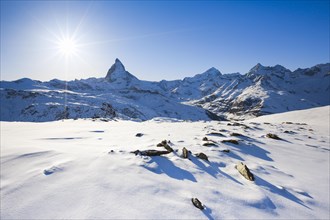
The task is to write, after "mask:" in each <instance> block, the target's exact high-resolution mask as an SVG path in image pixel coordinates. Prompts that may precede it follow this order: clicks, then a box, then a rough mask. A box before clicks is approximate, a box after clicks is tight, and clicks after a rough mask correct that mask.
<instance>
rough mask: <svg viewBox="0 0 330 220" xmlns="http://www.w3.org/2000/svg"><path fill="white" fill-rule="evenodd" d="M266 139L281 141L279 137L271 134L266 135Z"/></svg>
mask: <svg viewBox="0 0 330 220" xmlns="http://www.w3.org/2000/svg"><path fill="white" fill-rule="evenodd" d="M266 137H268V138H272V139H275V140H281V138H280V137H279V136H277V135H276V134H271V133H268V134H267V135H266Z"/></svg>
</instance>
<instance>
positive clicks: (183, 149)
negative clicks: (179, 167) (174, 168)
mask: <svg viewBox="0 0 330 220" xmlns="http://www.w3.org/2000/svg"><path fill="white" fill-rule="evenodd" d="M182 157H183V158H188V157H189V151H188V150H187V148H185V147H184V148H182Z"/></svg>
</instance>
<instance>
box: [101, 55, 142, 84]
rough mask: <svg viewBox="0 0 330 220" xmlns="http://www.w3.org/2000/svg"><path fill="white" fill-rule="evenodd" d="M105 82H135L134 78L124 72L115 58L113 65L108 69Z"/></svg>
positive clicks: (121, 65) (120, 63)
mask: <svg viewBox="0 0 330 220" xmlns="http://www.w3.org/2000/svg"><path fill="white" fill-rule="evenodd" d="M105 80H106V81H108V82H115V81H117V82H119V83H120V82H126V83H129V82H131V81H133V80H137V78H136V77H135V76H133V75H132V74H130V73H129V72H127V71H126V69H125V66H124V65H123V64H122V62H121V61H120V60H119V59H118V58H116V60H115V63H114V64H112V66H111V67H110V69H109V71H108V73H107V75H106V77H105Z"/></svg>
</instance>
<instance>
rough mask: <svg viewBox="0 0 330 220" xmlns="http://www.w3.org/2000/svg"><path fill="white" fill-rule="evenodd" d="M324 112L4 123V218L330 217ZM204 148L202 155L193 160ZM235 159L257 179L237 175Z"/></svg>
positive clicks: (2, 125)
mask: <svg viewBox="0 0 330 220" xmlns="http://www.w3.org/2000/svg"><path fill="white" fill-rule="evenodd" d="M24 86H25V87H28V86H29V81H25V82H24ZM329 108H330V106H325V107H320V108H315V109H309V110H304V111H294V112H288V113H283V114H274V115H269V116H263V117H259V118H255V119H251V120H246V121H242V122H240V123H239V124H237V123H236V124H235V123H234V122H224V121H222V122H218V121H199V122H187V121H181V120H178V119H170V118H154V119H153V120H149V121H144V122H133V121H122V120H117V121H109V122H104V121H101V120H100V119H94V120H92V119H78V120H63V121H54V122H45V123H31V122H1V219H329V218H330V216H329V205H330V202H329V150H330V149H329V144H330V143H329ZM228 123H229V124H228ZM212 132H213V134H216V133H221V134H223V136H221V135H207V134H211V133H212ZM232 132H235V133H239V134H241V135H240V136H238V135H237V134H236V135H235V136H230V134H231V133H232ZM138 133H141V134H143V135H142V136H141V135H139V136H138V137H137V136H136V134H138ZM268 133H273V134H277V135H278V136H279V137H280V138H281V140H274V139H270V138H267V137H266V134H268ZM204 137H207V139H208V140H209V142H212V143H214V145H212V146H203V143H205V141H203V138H204ZM165 139H166V140H170V142H169V145H170V146H171V148H173V149H174V152H172V153H169V154H167V155H164V156H156V157H148V156H140V155H135V154H132V153H130V152H131V151H135V150H137V149H139V150H148V149H158V150H159V149H161V150H164V149H163V148H159V147H156V145H157V144H158V143H159V142H161V141H162V140H165ZM227 139H235V140H238V142H239V144H238V145H235V144H231V143H222V142H221V141H222V140H227ZM183 147H185V148H187V149H188V150H190V151H191V154H190V155H189V159H183V158H182V157H181V153H182V148H183ZM223 150H230V152H229V153H226V152H224V151H223ZM201 152H203V153H205V154H206V155H207V156H208V159H209V161H205V160H201V159H199V158H197V157H196V156H194V154H196V153H201ZM239 162H243V163H244V164H246V165H247V166H248V168H249V169H250V171H251V172H252V173H253V175H254V177H255V181H249V180H247V179H245V178H244V177H243V176H241V175H240V174H239V172H238V171H237V170H236V169H235V165H236V164H238V163H239ZM192 198H197V199H198V200H199V201H201V203H202V204H203V206H204V209H203V210H200V209H197V208H196V207H195V206H194V205H193V204H192V201H191V199H192Z"/></svg>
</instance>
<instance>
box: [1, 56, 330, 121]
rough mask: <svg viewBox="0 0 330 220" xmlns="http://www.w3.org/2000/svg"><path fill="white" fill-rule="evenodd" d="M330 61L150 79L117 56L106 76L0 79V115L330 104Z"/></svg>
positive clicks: (49, 117)
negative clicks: (303, 66) (133, 71)
mask: <svg viewBox="0 0 330 220" xmlns="http://www.w3.org/2000/svg"><path fill="white" fill-rule="evenodd" d="M329 69H330V65H329V63H328V64H320V65H316V66H314V67H311V68H308V69H297V70H295V71H293V72H291V71H290V70H288V69H286V68H284V67H283V66H280V65H276V66H274V67H265V66H262V65H261V64H257V65H256V66H255V67H253V68H252V69H251V70H250V71H249V72H248V73H246V74H245V75H241V74H238V73H234V74H221V73H220V71H219V70H217V69H215V68H211V69H209V70H207V71H206V72H204V73H202V74H198V75H195V76H194V77H186V78H184V79H183V80H174V81H165V80H162V81H160V82H149V81H143V80H139V79H138V78H136V77H135V76H133V75H132V74H131V73H129V72H128V71H126V69H125V67H124V65H123V64H122V63H121V62H120V61H119V60H118V59H116V61H115V63H114V64H113V65H112V66H111V68H110V69H109V71H108V73H107V75H106V77H105V78H89V79H81V80H74V81H68V82H66V81H62V80H58V79H53V80H51V81H48V82H41V81H37V80H31V79H28V78H23V79H19V80H16V81H12V82H7V81H1V85H0V98H1V114H0V116H1V118H0V119H1V120H2V121H53V120H60V119H66V118H73V119H76V118H121V119H128V120H136V121H141V120H142V121H143V120H149V119H152V118H155V117H167V118H177V119H182V120H192V121H196V120H220V119H224V118H235V119H246V118H251V117H256V116H260V115H265V114H271V113H279V112H285V111H291V110H299V109H306V108H311V107H317V106H324V105H329V104H330V97H329V92H330V72H329Z"/></svg>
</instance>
